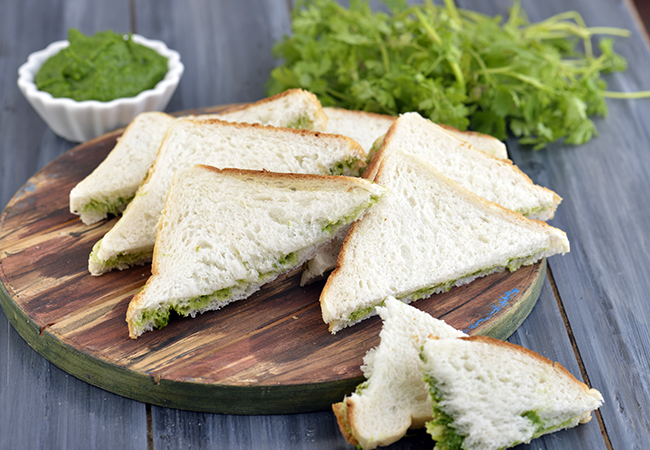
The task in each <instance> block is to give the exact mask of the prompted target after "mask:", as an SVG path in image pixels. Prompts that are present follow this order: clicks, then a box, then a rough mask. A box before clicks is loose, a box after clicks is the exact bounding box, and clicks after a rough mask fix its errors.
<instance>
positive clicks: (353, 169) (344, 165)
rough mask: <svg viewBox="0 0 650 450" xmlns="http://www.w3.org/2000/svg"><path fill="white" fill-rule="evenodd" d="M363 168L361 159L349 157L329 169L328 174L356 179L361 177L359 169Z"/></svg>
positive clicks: (363, 164)
mask: <svg viewBox="0 0 650 450" xmlns="http://www.w3.org/2000/svg"><path fill="white" fill-rule="evenodd" d="M364 166H365V163H364V162H363V161H362V160H361V159H359V158H353V157H349V158H346V159H344V160H343V161H339V162H337V163H336V164H334V165H333V166H332V167H330V169H329V174H330V175H346V176H351V177H357V176H360V175H361V169H362V168H363V167H364Z"/></svg>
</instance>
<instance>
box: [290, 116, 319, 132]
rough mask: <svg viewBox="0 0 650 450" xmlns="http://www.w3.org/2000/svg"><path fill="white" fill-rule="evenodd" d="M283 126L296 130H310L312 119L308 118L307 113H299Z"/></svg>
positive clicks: (312, 123)
mask: <svg viewBox="0 0 650 450" xmlns="http://www.w3.org/2000/svg"><path fill="white" fill-rule="evenodd" d="M285 127H286V128H294V129H297V130H311V129H313V128H314V121H313V120H311V119H310V118H309V115H308V114H301V115H299V116H298V117H297V118H296V119H294V120H292V121H291V122H289V123H287V124H286V125H285Z"/></svg>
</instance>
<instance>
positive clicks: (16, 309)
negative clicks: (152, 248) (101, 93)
mask: <svg viewBox="0 0 650 450" xmlns="http://www.w3.org/2000/svg"><path fill="white" fill-rule="evenodd" d="M118 135H119V132H115V133H112V134H109V135H106V136H105V137H102V138H98V139H95V140H93V141H90V142H87V143H85V144H82V145H80V146H78V147H75V148H74V149H72V150H71V151H69V152H67V153H65V154H64V155H62V156H61V157H59V158H57V159H55V160H54V161H53V162H51V163H50V164H48V165H47V166H46V167H45V168H44V169H43V170H41V171H40V172H38V173H37V174H36V175H34V176H33V177H32V178H30V180H28V182H27V183H26V184H25V186H23V188H21V189H20V190H19V191H18V193H17V194H16V196H15V197H14V199H13V200H12V201H11V202H10V203H9V205H8V206H7V208H6V209H5V211H4V212H3V213H2V216H0V269H1V271H2V272H1V273H0V281H2V283H3V285H4V287H3V292H2V295H0V301H1V302H2V306H3V308H4V309H5V311H6V312H7V314H8V315H9V318H10V320H11V321H12V322H13V323H14V325H15V327H16V328H17V330H18V331H19V332H20V333H21V335H22V336H23V337H24V338H25V339H26V340H27V341H28V343H30V345H32V346H33V347H34V348H35V349H36V350H37V351H39V352H40V353H41V354H43V355H44V356H46V358H48V359H49V360H50V361H52V362H54V363H55V364H57V365H58V366H59V367H62V368H63V369H65V370H66V371H68V372H69V373H70V374H73V375H75V376H77V377H79V378H82V379H84V380H86V381H88V382H89V383H92V384H95V385H97V386H100V387H103V388H104V389H107V390H109V391H111V392H115V393H119V394H121V395H125V396H127V397H130V398H134V399H138V400H142V401H147V402H152V403H155V404H159V405H168V406H173V407H177V408H183V409H191V410H200V411H211V412H230V413H255V414H259V413H281V412H303V411H310V410H318V409H327V408H329V406H330V404H331V403H333V402H335V401H337V400H339V399H340V398H341V397H342V395H343V394H344V393H346V392H351V391H352V390H353V389H354V388H355V387H356V385H357V384H359V382H360V381H361V371H360V365H361V361H362V357H363V355H364V354H365V352H366V351H367V350H368V349H370V348H371V347H373V346H374V345H376V344H377V343H378V333H379V330H380V328H381V322H380V321H379V320H378V318H377V317H374V318H371V319H368V320H365V321H363V322H362V323H360V324H358V325H355V326H354V327H352V328H349V329H346V330H343V331H340V332H339V333H337V334H336V335H332V334H330V333H329V331H328V329H327V326H326V324H324V323H323V321H322V316H321V311H320V305H319V301H318V299H319V296H320V292H321V289H322V287H323V282H320V283H314V284H312V285H310V286H307V287H304V288H303V287H300V285H299V283H298V278H299V275H300V273H299V271H296V272H295V273H294V274H289V275H287V276H284V277H281V278H279V279H278V280H276V281H274V282H272V283H269V284H267V285H265V286H264V287H263V288H262V289H261V290H260V291H259V292H258V293H256V294H255V295H253V296H251V297H250V298H248V299H246V300H244V301H239V302H236V303H234V304H232V305H229V306H228V307H226V308H224V309H223V310H221V311H218V312H210V313H206V314H203V315H201V316H200V317H197V318H195V319H182V318H176V319H175V320H174V319H173V320H171V323H170V324H169V325H168V326H166V327H165V328H164V329H163V330H160V331H154V332H149V333H146V334H145V335H143V336H141V337H140V338H138V339H137V340H132V339H129V338H128V335H127V328H126V324H125V314H126V307H127V306H128V303H129V301H130V299H131V298H132V297H133V295H134V294H135V293H136V292H137V291H138V290H139V289H140V288H141V287H142V286H143V285H144V283H145V282H146V280H147V278H148V276H149V274H150V267H149V266H143V267H138V268H134V269H133V270H127V271H116V272H112V273H109V274H106V275H103V276H101V277H93V276H91V275H90V274H89V273H88V272H87V261H88V255H89V253H90V250H91V248H92V246H93V245H94V243H95V242H97V241H98V240H99V239H101V237H102V236H103V235H104V234H105V233H106V232H107V231H108V230H110V228H111V226H112V225H113V223H114V221H115V220H111V221H105V222H103V223H100V224H96V225H93V226H86V225H84V224H83V223H81V222H80V221H79V220H78V218H77V217H76V216H73V215H72V214H70V212H69V207H68V194H69V192H70V190H71V189H72V188H73V187H74V186H75V185H76V184H77V183H78V182H79V181H80V180H82V179H83V178H84V177H85V176H86V175H87V174H88V173H90V172H91V171H92V170H93V168H94V167H96V165H97V164H99V162H100V161H102V160H103V158H104V157H105V155H106V154H107V153H108V151H109V150H110V149H111V148H112V146H113V145H114V143H115V142H116V139H117V137H118ZM545 267H546V265H545V262H544V261H542V262H540V263H538V264H535V265H532V266H529V267H523V268H521V269H519V270H517V271H516V272H513V273H510V272H508V271H506V272H501V273H495V274H492V275H490V276H487V277H484V278H480V279H478V280H476V281H474V282H472V283H470V284H467V285H465V286H462V287H458V288H454V289H452V290H450V291H449V292H447V293H445V294H438V295H435V296H432V297H430V298H427V299H421V300H419V301H418V302H417V303H416V307H418V308H420V309H423V310H425V311H427V312H429V313H430V314H432V315H434V316H436V317H440V318H442V319H444V320H446V321H447V323H449V324H450V325H452V326H455V327H456V328H459V329H463V330H464V331H466V332H467V333H469V334H489V335H492V336H495V337H500V338H506V337H507V336H509V335H510V334H511V333H512V332H513V331H514V330H515V329H516V328H517V327H518V326H519V325H520V324H521V322H522V321H523V320H524V319H525V318H526V316H527V315H528V314H529V312H530V310H531V309H532V307H533V305H534V304H535V302H536V300H537V297H538V296H539V292H540V290H541V283H542V281H543V277H544V273H545Z"/></svg>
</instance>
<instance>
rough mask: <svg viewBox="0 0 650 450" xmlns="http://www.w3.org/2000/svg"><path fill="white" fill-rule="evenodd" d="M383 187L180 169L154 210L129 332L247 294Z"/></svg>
mask: <svg viewBox="0 0 650 450" xmlns="http://www.w3.org/2000/svg"><path fill="white" fill-rule="evenodd" d="M384 193H385V189H384V188H382V187H381V186H378V185H376V184H373V183H370V182H368V181H366V180H363V179H361V178H354V177H343V176H327V175H304V174H286V173H285V174H281V173H272V172H266V171H247V170H238V169H223V170H220V169H216V168H214V167H209V166H202V165H197V166H194V167H190V168H186V169H183V170H179V171H178V172H177V173H176V176H175V177H174V179H173V183H172V186H171V188H170V190H169V195H168V196H167V200H166V202H165V208H164V211H163V213H162V215H161V217H160V223H159V229H158V235H157V239H156V246H155V250H154V255H153V264H152V276H151V278H150V279H149V280H148V281H147V284H146V285H145V287H144V289H142V290H141V291H140V292H139V293H138V294H137V295H136V296H135V297H134V298H133V299H132V300H131V303H130V304H129V308H128V313H127V322H128V325H129V335H130V336H131V337H132V338H136V337H137V336H139V335H141V334H142V333H143V332H145V331H147V330H151V329H153V328H157V327H161V326H164V325H165V324H166V323H167V320H168V318H169V314H170V312H171V311H175V312H177V313H178V314H180V315H183V316H194V315H196V314H197V313H202V312H204V311H209V310H216V309H219V308H221V307H223V306H225V305H227V304H228V303H230V302H233V301H235V300H239V299H242V298H246V297H248V296H250V295H251V294H252V293H254V292H255V291H257V290H258V289H260V287H261V286H262V285H264V284H266V283H269V282H271V281H273V280H274V279H275V278H276V277H277V276H279V275H280V274H282V273H285V272H287V271H289V270H291V269H292V268H295V267H297V266H298V265H300V264H302V263H303V262H304V261H305V260H306V259H308V258H309V257H311V256H312V255H313V253H314V252H315V251H316V250H317V249H318V247H319V245H322V244H323V243H325V242H327V240H328V239H329V238H330V237H331V236H332V235H333V234H334V233H336V231H337V230H338V229H339V228H340V227H342V226H345V225H346V224H348V223H350V222H352V221H354V220H356V219H357V218H358V217H359V216H360V215H361V214H363V213H364V211H365V210H366V209H367V208H369V207H370V206H371V205H372V204H374V203H375V202H376V201H377V200H378V199H379V198H380V197H381V196H382V195H383V194H384Z"/></svg>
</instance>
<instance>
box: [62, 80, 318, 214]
mask: <svg viewBox="0 0 650 450" xmlns="http://www.w3.org/2000/svg"><path fill="white" fill-rule="evenodd" d="M193 117H195V118H197V119H213V118H218V119H220V120H224V121H227V122H243V123H258V124H261V125H270V126H277V127H288V128H304V129H309V130H314V131H324V130H325V128H326V126H327V116H326V115H325V112H324V111H323V108H322V106H321V104H320V102H319V101H318V98H317V97H316V96H315V95H314V94H312V93H311V92H308V91H305V90H302V89H290V90H287V91H285V92H283V93H281V94H277V95H274V96H273V97H269V98H265V99H262V100H260V101H257V102H254V103H249V104H245V105H241V106H238V107H233V108H231V109H229V110H227V111H225V112H223V113H215V114H204V115H197V116H193ZM174 120H175V118H174V117H173V116H170V115H168V114H165V113H160V112H145V113H141V114H139V115H138V116H137V117H136V118H135V119H134V120H133V122H131V123H130V124H129V126H128V127H127V128H126V129H125V130H124V133H123V134H122V136H121V137H120V139H119V140H118V142H117V144H116V145H115V147H114V148H113V149H112V150H111V152H110V153H109V155H108V156H107V157H106V159H105V160H104V161H103V162H102V163H101V164H100V165H99V166H98V167H97V168H96V169H95V170H94V171H93V172H92V173H91V174H90V175H88V177H86V178H85V179H83V180H82V181H81V182H80V183H79V184H78V185H77V186H75V187H74V188H73V189H72V191H71V192H70V212H71V213H73V214H78V215H79V216H80V219H81V221H82V222H84V223H85V224H87V225H89V224H92V223H95V222H99V221H100V220H103V219H105V218H106V217H108V215H109V214H113V215H117V214H119V213H121V212H122V211H123V210H124V208H125V207H126V205H127V204H128V203H129V202H130V201H131V199H132V198H133V196H134V195H135V192H136V191H137V189H138V187H139V186H140V183H142V181H143V180H144V178H145V177H146V175H147V171H148V170H149V168H150V167H151V165H152V164H153V162H154V160H155V159H156V155H157V154H158V149H159V148H160V144H161V143H162V140H163V138H164V136H165V132H166V131H167V128H169V126H170V125H171V123H172V122H173V121H174Z"/></svg>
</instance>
